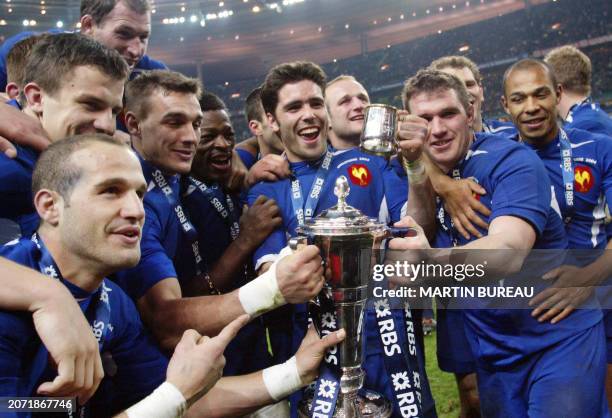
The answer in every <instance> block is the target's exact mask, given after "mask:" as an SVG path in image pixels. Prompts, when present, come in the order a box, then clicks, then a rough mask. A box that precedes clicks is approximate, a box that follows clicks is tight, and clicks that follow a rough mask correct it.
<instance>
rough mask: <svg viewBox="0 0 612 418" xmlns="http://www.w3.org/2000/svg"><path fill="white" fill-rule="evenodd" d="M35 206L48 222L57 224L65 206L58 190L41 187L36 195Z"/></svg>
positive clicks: (41, 216) (39, 214)
mask: <svg viewBox="0 0 612 418" xmlns="http://www.w3.org/2000/svg"><path fill="white" fill-rule="evenodd" d="M34 207H35V208H36V212H38V216H40V218H41V219H42V220H43V221H44V222H45V223H46V224H49V225H52V226H56V225H57V224H58V223H59V220H60V216H61V213H62V209H63V208H64V199H63V198H62V197H61V196H60V194H59V193H57V192H54V191H52V190H49V189H41V190H39V191H38V192H36V195H35V196H34Z"/></svg>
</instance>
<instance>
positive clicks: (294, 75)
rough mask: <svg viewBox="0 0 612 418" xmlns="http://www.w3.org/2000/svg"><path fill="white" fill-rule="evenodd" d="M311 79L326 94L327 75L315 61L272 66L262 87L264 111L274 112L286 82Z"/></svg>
mask: <svg viewBox="0 0 612 418" xmlns="http://www.w3.org/2000/svg"><path fill="white" fill-rule="evenodd" d="M302 80H310V81H312V82H313V83H315V84H316V85H318V86H319V87H320V88H321V91H322V92H323V94H325V81H326V75H325V72H324V71H323V69H322V68H321V67H319V66H318V65H317V64H315V63H314V62H309V61H296V62H289V63H284V64H280V65H277V66H276V67H274V68H272V69H271V70H270V72H269V73H268V75H267V76H266V80H265V81H264V83H263V86H262V89H261V103H262V105H263V108H264V111H265V112H267V113H272V114H274V111H275V110H276V106H277V105H278V92H279V91H280V89H282V88H283V86H284V85H285V84H290V83H298V82H300V81H302Z"/></svg>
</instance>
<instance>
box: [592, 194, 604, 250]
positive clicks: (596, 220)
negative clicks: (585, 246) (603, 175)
mask: <svg viewBox="0 0 612 418" xmlns="http://www.w3.org/2000/svg"><path fill="white" fill-rule="evenodd" d="M605 220H606V199H605V197H604V195H603V193H602V194H600V195H599V198H598V199H597V205H596V206H595V208H593V225H591V244H593V248H595V247H597V237H598V236H599V234H600V231H601V226H602V225H603V224H604V222H605Z"/></svg>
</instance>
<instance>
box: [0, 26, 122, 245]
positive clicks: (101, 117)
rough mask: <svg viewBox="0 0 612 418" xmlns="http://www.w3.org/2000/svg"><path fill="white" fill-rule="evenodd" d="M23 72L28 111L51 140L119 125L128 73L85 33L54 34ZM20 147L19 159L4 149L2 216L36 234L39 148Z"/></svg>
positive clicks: (110, 131)
mask: <svg viewBox="0 0 612 418" xmlns="http://www.w3.org/2000/svg"><path fill="white" fill-rule="evenodd" d="M24 73H25V75H24V87H23V94H22V96H23V97H22V99H23V100H24V105H25V107H24V110H23V112H24V113H25V114H27V115H28V116H30V117H32V118H34V119H35V120H37V121H38V122H39V123H40V124H41V126H42V127H43V129H44V130H45V132H46V134H47V135H48V136H49V138H50V139H51V141H57V140H59V139H61V138H64V137H66V136H68V135H74V134H83V133H95V132H99V133H106V134H109V135H112V134H113V132H114V131H115V116H116V114H117V113H118V112H119V110H120V109H121V97H122V95H123V84H124V83H125V81H126V79H127V75H128V67H127V65H126V64H125V61H124V60H122V59H121V57H120V56H119V54H118V53H117V52H116V51H114V50H112V49H109V48H106V47H104V46H102V45H100V44H99V43H98V42H95V41H93V40H91V39H89V38H87V37H84V36H83V35H78V34H59V35H55V36H50V37H48V38H46V39H44V40H41V41H39V42H38V43H37V45H36V47H35V48H34V49H33V50H32V52H31V55H30V60H29V62H28V64H27V65H26V68H25V70H24ZM33 122H34V123H36V121H33ZM17 150H18V151H17V158H16V159H10V158H8V157H7V156H5V155H4V154H3V155H0V179H1V180H2V181H1V182H0V183H1V184H2V185H1V186H0V196H2V198H3V201H4V204H3V205H2V207H1V208H0V216H1V217H5V218H9V219H12V220H14V221H15V222H17V223H18V224H19V225H20V228H21V234H22V236H31V234H32V233H33V232H34V231H35V230H36V227H37V226H38V220H39V217H38V214H37V213H36V211H35V210H34V207H33V205H32V194H31V180H32V170H33V168H34V164H35V162H36V160H37V159H38V155H39V153H38V151H36V150H34V149H32V148H28V147H19V146H17Z"/></svg>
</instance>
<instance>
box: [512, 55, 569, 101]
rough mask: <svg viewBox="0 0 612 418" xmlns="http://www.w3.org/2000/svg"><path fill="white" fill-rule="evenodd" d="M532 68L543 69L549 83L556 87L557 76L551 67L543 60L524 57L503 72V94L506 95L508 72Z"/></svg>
mask: <svg viewBox="0 0 612 418" xmlns="http://www.w3.org/2000/svg"><path fill="white" fill-rule="evenodd" d="M532 68H541V69H543V70H544V72H545V73H546V75H547V76H548V79H549V80H550V83H551V84H552V86H553V89H556V88H557V85H558V83H557V77H555V73H554V72H553V70H552V68H550V66H549V65H548V64H546V63H545V62H544V61H540V60H537V59H533V58H524V59H522V60H519V61H517V62H515V63H514V64H512V65H511V66H510V67H508V69H506V71H505V72H504V79H503V84H502V89H503V94H504V96H505V95H506V84H507V82H508V77H510V74H512V73H513V72H515V71H524V70H530V69H532Z"/></svg>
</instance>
